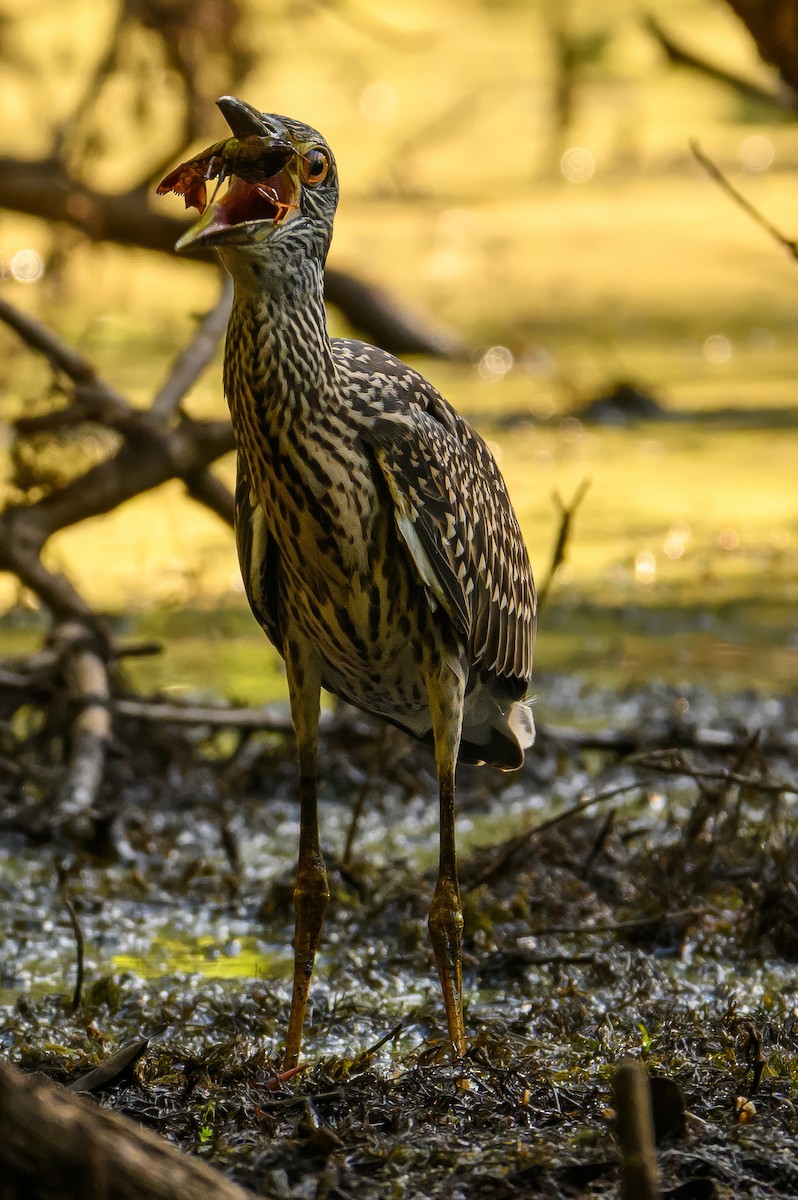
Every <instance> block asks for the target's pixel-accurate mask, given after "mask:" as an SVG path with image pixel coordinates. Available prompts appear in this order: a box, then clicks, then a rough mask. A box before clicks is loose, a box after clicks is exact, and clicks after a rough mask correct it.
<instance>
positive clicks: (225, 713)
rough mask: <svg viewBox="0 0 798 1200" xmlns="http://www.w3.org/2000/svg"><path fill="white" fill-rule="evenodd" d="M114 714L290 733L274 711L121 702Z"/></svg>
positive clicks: (284, 719) (289, 727) (117, 702)
mask: <svg viewBox="0 0 798 1200" xmlns="http://www.w3.org/2000/svg"><path fill="white" fill-rule="evenodd" d="M114 711H115V712H117V713H118V714H119V715H120V716H123V717H131V718H133V719H134V720H138V721H150V722H162V723H163V724H164V725H208V726H210V727H211V728H214V729H251V730H257V731H258V732H260V733H285V734H288V733H292V732H293V728H294V727H293V725H292V723H291V719H290V717H289V716H288V714H287V713H286V714H281V713H280V712H278V711H276V710H275V709H274V708H213V707H211V706H210V705H196V704H187V705H185V706H184V705H182V704H161V703H158V702H156V701H153V702H150V701H147V700H132V699H124V700H115V701H114ZM323 715H324V714H322V716H323ZM322 723H324V722H322Z"/></svg>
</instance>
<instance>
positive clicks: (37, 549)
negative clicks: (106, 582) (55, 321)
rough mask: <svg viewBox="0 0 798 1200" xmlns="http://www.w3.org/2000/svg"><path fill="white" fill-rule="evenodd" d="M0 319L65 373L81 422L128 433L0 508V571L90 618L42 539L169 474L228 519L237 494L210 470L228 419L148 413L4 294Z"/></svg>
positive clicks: (170, 398) (182, 369)
mask: <svg viewBox="0 0 798 1200" xmlns="http://www.w3.org/2000/svg"><path fill="white" fill-rule="evenodd" d="M215 311H216V310H214V312H215ZM0 320H2V321H3V322H5V324H6V325H8V326H9V327H10V328H12V329H13V330H14V331H15V332H16V333H17V334H18V335H19V336H20V337H21V338H22V339H23V341H24V342H25V343H26V345H28V346H29V347H30V348H31V349H32V350H34V351H36V352H37V353H39V354H42V355H44V357H46V358H47V360H48V361H49V362H50V363H51V364H52V366H53V367H54V369H56V370H57V371H59V372H61V373H62V374H64V375H66V376H67V378H68V379H69V380H70V381H71V383H72V384H73V385H74V388H75V400H74V402H73V405H72V407H73V408H75V407H77V408H78V410H79V412H80V414H81V418H82V419H83V420H97V421H101V422H102V423H103V424H105V425H108V426H110V427H111V428H113V429H115V430H116V431H117V432H118V433H120V434H121V435H122V436H123V437H124V439H125V440H124V441H123V443H122V445H121V447H120V448H119V450H118V451H117V452H116V453H115V454H113V455H112V456H111V457H110V458H108V459H106V460H105V461H104V462H101V463H99V464H97V465H96V466H94V467H91V468H90V469H89V470H88V471H85V472H84V473H83V474H82V475H80V476H78V477H77V478H76V479H73V480H72V481H71V482H70V483H67V484H65V485H64V486H63V487H60V488H57V489H55V490H54V491H52V492H50V493H49V494H47V495H45V496H43V497H41V498H40V499H39V500H37V501H35V502H34V503H33V504H28V505H12V506H10V507H8V508H6V509H5V510H4V511H3V512H2V513H0V570H5V571H11V572H12V573H14V574H16V575H17V577H18V578H19V579H20V581H21V582H22V583H23V584H24V585H25V586H26V587H28V588H29V589H30V590H31V591H33V592H34V593H35V594H36V595H38V596H39V598H40V599H41V600H42V602H43V603H44V604H45V605H46V606H47V607H48V608H49V609H50V610H51V612H53V614H54V615H55V616H56V617H65V616H72V617H78V618H80V619H89V620H92V619H93V614H92V611H91V608H90V606H89V605H88V604H87V602H86V601H85V600H84V599H83V598H82V597H81V596H80V595H79V594H78V592H77V591H76V589H75V588H74V586H73V585H72V584H71V583H70V581H69V580H67V579H66V578H65V577H64V576H61V575H56V574H54V573H53V572H51V571H49V570H48V569H47V568H46V567H45V566H44V564H43V563H42V561H41V554H42V551H43V549H44V546H45V544H46V542H47V540H48V539H49V538H50V537H51V536H52V535H53V534H54V533H56V532H58V531H59V530H61V529H65V528H67V527H68V526H70V525H75V524H77V523H78V522H80V521H83V520H86V518H88V517H93V516H99V515H100V514H103V513H107V512H110V511H112V510H113V509H115V508H117V507H118V506H119V505H120V504H123V503H124V502H125V501H126V500H130V499H132V498H133V497H134V496H137V495H140V494H141V493H142V492H145V491H149V490H151V489H153V488H156V487H159V486H160V485H161V484H162V483H165V482H167V481H168V480H170V479H182V480H183V481H184V482H185V484H186V487H187V488H188V490H189V491H190V493H191V495H192V496H193V497H194V498H195V499H196V500H198V501H199V502H200V503H202V504H205V505H207V506H208V507H209V508H210V509H211V510H212V511H213V512H215V513H216V514H217V515H218V516H219V517H221V519H222V520H224V521H226V522H227V523H229V524H232V521H233V497H232V495H231V494H230V492H229V489H228V488H226V487H225V485H224V484H223V483H222V482H221V481H220V480H218V479H217V478H216V477H215V476H214V475H213V474H212V472H211V471H210V470H209V469H208V468H209V467H210V465H211V463H213V462H214V461H215V460H216V459H217V458H220V457H221V456H222V455H224V454H227V453H228V452H229V451H231V450H232V449H233V447H234V438H233V431H232V427H231V426H230V424H229V422H228V421H193V420H190V419H189V418H188V417H185V416H181V417H180V418H179V419H178V420H177V421H176V422H174V423H172V424H167V423H166V421H165V420H164V419H159V417H158V416H157V415H153V412H152V410H150V411H146V410H141V409H136V408H134V407H133V406H132V405H131V404H130V403H129V402H128V401H127V400H126V399H125V397H124V396H122V395H121V394H120V393H119V392H117V391H116V389H115V388H113V387H112V386H111V385H110V384H108V383H106V382H105V380H103V379H101V378H100V377H99V375H98V374H97V372H96V371H95V369H94V367H93V366H92V365H91V363H89V362H88V361H87V360H86V359H85V358H84V357H83V356H82V355H80V354H78V353H77V352H76V351H75V350H73V349H72V348H71V347H69V346H67V345H65V343H63V342H62V341H61V339H60V338H58V337H57V335H56V334H55V333H53V331H52V330H50V329H48V328H47V327H46V326H45V325H43V324H42V323H41V322H40V321H37V320H35V319H34V318H33V317H29V316H27V315H26V314H25V313H22V312H20V311H19V310H18V309H16V308H14V306H13V305H10V304H8V303H7V302H6V301H4V300H0ZM207 333H208V330H207V324H206V326H205V329H204V336H203V337H199V338H195V339H194V341H193V342H192V343H191V347H193V348H194V352H193V353H189V351H186V352H185V353H184V354H183V355H181V356H180V358H179V359H178V362H177V364H176V366H175V368H174V370H173V372H172V375H171V376H170V382H169V390H168V391H166V390H165V389H162V390H161V393H159V395H161V396H162V397H164V396H165V399H164V403H163V408H164V410H167V409H172V408H173V407H175V406H176V404H177V403H179V397H178V395H177V386H176V383H175V382H174V381H175V380H176V378H178V377H179V378H180V380H181V381H182V383H183V384H184V385H185V386H190V384H191V383H192V382H193V380H194V379H195V378H196V375H197V373H198V371H199V369H200V368H201V365H202V364H203V363H204V362H205V361H207ZM191 347H190V348H189V350H191ZM166 415H169V414H168V413H166ZM30 428H31V419H28V420H27V422H26V421H24V420H23V421H22V422H21V424H20V423H19V422H18V423H17V430H18V431H21V432H22V433H24V432H25V431H26V430H27V431H30Z"/></svg>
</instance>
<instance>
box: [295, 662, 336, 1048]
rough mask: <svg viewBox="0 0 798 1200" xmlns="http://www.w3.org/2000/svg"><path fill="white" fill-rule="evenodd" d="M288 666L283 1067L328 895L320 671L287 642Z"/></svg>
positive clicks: (298, 1023)
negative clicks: (295, 763)
mask: <svg viewBox="0 0 798 1200" xmlns="http://www.w3.org/2000/svg"><path fill="white" fill-rule="evenodd" d="M285 665H286V674H287V676H288V691H289V695H290V698H291V717H292V719H293V722H294V731H295V733H296V740H297V748H298V751H299V803H300V810H299V823H300V824H299V860H298V862H297V872H296V884H295V886H294V912H295V916H296V926H295V933H294V988H293V993H292V996H291V1015H290V1017H289V1020H288V1033H287V1035H286V1040H285V1057H284V1059H283V1069H284V1070H289V1069H290V1068H291V1067H295V1066H296V1065H297V1061H298V1059H299V1050H300V1046H301V1044H302V1028H303V1026H304V1024H305V1011H306V1009H307V1005H308V993H309V992H310V981H311V978H312V976H313V964H314V962H315V960H316V951H317V949H318V946H319V941H320V939H321V929H322V925H323V923H324V913H325V911H326V909H327V901H328V900H329V898H330V888H329V884H328V882H327V872H326V870H325V867H324V859H323V858H322V853H321V847H320V845H319V817H318V804H317V792H316V752H317V745H318V731H319V701H320V692H321V673H320V669H319V664H318V661H317V659H316V657H315V655H314V654H313V652H312V651H311V650H310V648H309V647H306V646H303V645H302V644H301V643H299V642H298V641H297V642H291V641H287V642H286V645H285Z"/></svg>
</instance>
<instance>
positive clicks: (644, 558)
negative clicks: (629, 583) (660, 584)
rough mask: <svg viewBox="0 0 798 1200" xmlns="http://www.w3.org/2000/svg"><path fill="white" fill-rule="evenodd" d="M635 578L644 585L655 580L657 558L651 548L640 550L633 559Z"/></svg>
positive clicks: (648, 585) (647, 585)
mask: <svg viewBox="0 0 798 1200" xmlns="http://www.w3.org/2000/svg"><path fill="white" fill-rule="evenodd" d="M635 579H636V580H637V582H638V583H641V584H642V585H643V586H644V587H650V586H651V584H652V583H656V582H657V559H656V557H655V555H654V553H653V552H652V551H651V550H641V551H640V553H639V554H638V555H637V558H636V559H635Z"/></svg>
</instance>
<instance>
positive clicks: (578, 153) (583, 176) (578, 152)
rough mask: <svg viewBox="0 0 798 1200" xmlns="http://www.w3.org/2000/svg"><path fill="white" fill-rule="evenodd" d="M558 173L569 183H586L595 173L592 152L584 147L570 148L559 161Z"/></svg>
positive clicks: (594, 161)
mask: <svg viewBox="0 0 798 1200" xmlns="http://www.w3.org/2000/svg"><path fill="white" fill-rule="evenodd" d="M560 171H561V172H562V175H563V178H564V179H567V180H568V182H569V183H588V182H589V181H590V180H591V179H592V178H593V176H594V175H595V173H596V160H595V158H594V156H593V153H592V151H590V150H586V149H585V147H584V146H571V148H570V149H569V150H566V151H565V154H563V156H562V158H561V159H560Z"/></svg>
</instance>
